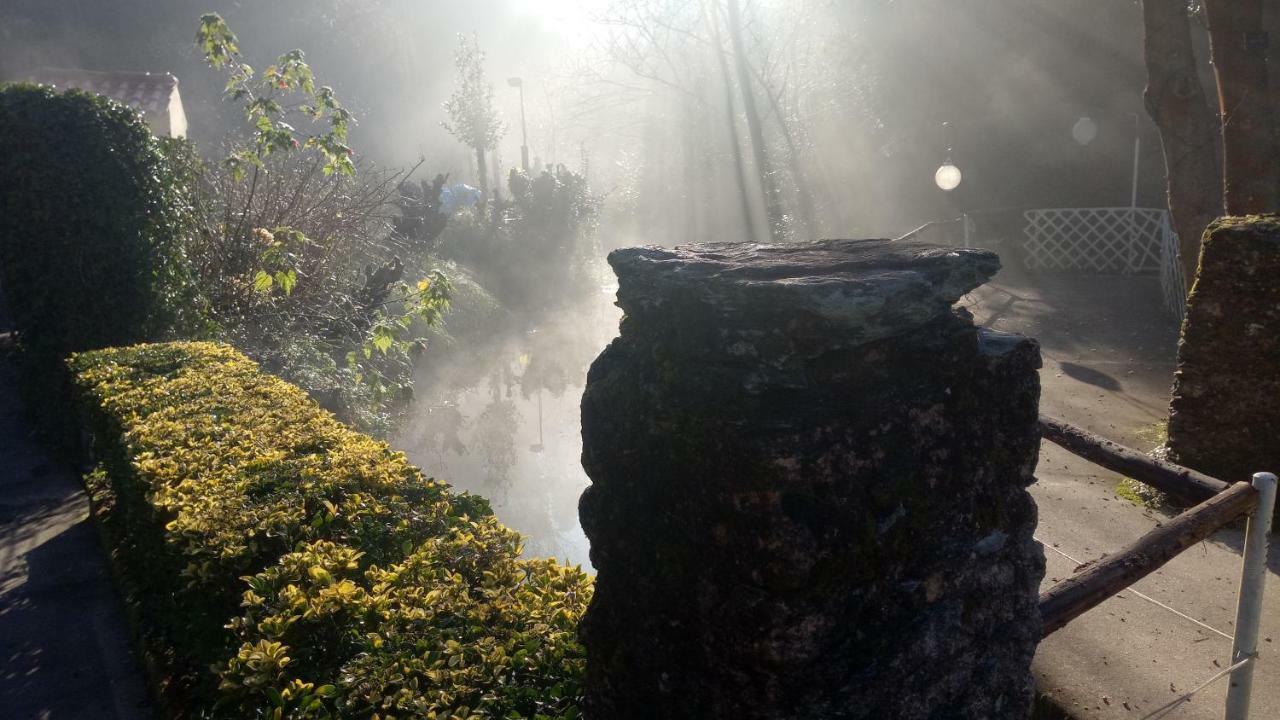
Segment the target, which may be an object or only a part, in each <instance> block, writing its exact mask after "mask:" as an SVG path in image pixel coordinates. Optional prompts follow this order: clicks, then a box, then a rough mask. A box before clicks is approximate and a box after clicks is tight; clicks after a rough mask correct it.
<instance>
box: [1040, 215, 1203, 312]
mask: <svg viewBox="0 0 1280 720" xmlns="http://www.w3.org/2000/svg"><path fill="white" fill-rule="evenodd" d="M1023 218H1024V219H1025V220H1026V225H1025V226H1024V231H1025V233H1026V240H1024V241H1023V248H1024V250H1025V251H1026V255H1025V257H1026V264H1027V267H1028V268H1031V269H1033V270H1082V271H1086V272H1088V271H1092V272H1118V273H1148V272H1150V273H1159V275H1160V285H1161V287H1162V288H1163V289H1164V295H1165V305H1166V306H1167V307H1168V309H1169V311H1170V312H1171V313H1172V314H1173V315H1174V316H1175V317H1177V318H1179V319H1181V318H1182V306H1183V302H1184V300H1185V298H1186V288H1185V287H1184V286H1183V281H1182V271H1181V269H1180V267H1179V265H1178V237H1177V235H1175V234H1174V233H1173V230H1172V228H1171V227H1170V224H1169V213H1168V212H1167V211H1165V210H1159V209H1153V208H1130V207H1110V208H1048V209H1040V210H1028V211H1026V212H1025V213H1023Z"/></svg>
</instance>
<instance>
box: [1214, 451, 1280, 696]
mask: <svg viewBox="0 0 1280 720" xmlns="http://www.w3.org/2000/svg"><path fill="white" fill-rule="evenodd" d="M1253 486H1254V487H1255V488H1257V489H1258V507H1256V508H1254V510H1253V512H1252V513H1251V514H1250V515H1249V524H1248V526H1247V529H1246V530H1245V535H1244V566H1243V569H1242V570H1241V572H1240V599H1239V602H1238V604H1237V605H1236V636H1235V640H1234V641H1233V642H1232V643H1231V664H1232V665H1235V664H1236V663H1238V662H1240V661H1241V660H1244V659H1245V658H1257V653H1258V622H1259V620H1260V619H1261V618H1262V590H1263V587H1264V583H1265V582H1266V579H1267V539H1268V538H1267V536H1268V535H1269V534H1270V532H1271V515H1272V513H1273V512H1274V511H1275V506H1276V476H1275V475H1272V474H1271V473H1256V474H1255V475H1254V476H1253ZM1257 664H1258V662H1257V660H1256V659H1255V660H1254V661H1252V662H1249V663H1245V664H1244V665H1243V666H1242V667H1240V668H1238V669H1237V670H1235V671H1234V672H1232V673H1231V687H1230V688H1229V689H1228V690H1227V712H1226V716H1225V717H1226V720H1246V718H1248V717H1249V696H1250V694H1251V692H1252V690H1253V666H1254V665H1257Z"/></svg>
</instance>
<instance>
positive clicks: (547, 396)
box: [394, 287, 620, 567]
mask: <svg viewBox="0 0 1280 720" xmlns="http://www.w3.org/2000/svg"><path fill="white" fill-rule="evenodd" d="M613 292H614V288H613V287H608V288H604V289H602V292H601V294H600V295H599V296H597V297H593V298H590V299H589V301H584V302H583V303H581V304H580V306H579V307H575V308H569V309H560V310H557V311H555V312H553V313H549V315H548V318H547V319H546V320H545V321H544V322H542V323H540V324H539V325H538V326H537V327H536V328H535V329H533V330H525V331H519V330H511V331H509V332H507V333H505V335H503V336H500V337H495V338H492V339H491V341H490V342H488V343H485V344H484V347H475V346H472V347H465V348H450V352H449V353H448V354H447V357H445V359H443V360H442V359H441V354H437V355H436V356H435V362H434V363H431V366H430V367H423V368H420V369H419V373H418V380H417V386H416V388H415V398H416V399H415V401H414V408H413V412H412V413H411V416H410V420H409V421H407V422H406V423H405V425H404V427H403V428H402V430H401V432H400V434H399V436H398V437H396V438H395V439H394V444H395V445H396V446H397V447H399V448H401V449H403V450H404V451H405V452H406V453H407V454H408V455H409V457H410V459H411V460H412V461H413V462H414V463H415V464H417V465H419V466H420V467H422V469H423V471H424V472H426V473H427V474H428V475H431V476H434V477H438V478H440V479H442V480H446V481H448V482H449V483H451V484H452V485H454V487H456V488H458V489H459V490H467V491H470V492H473V493H476V494H479V495H483V496H485V497H487V498H489V500H490V502H491V503H492V504H493V508H494V512H496V513H497V515H498V517H499V518H500V519H501V520H502V521H503V522H504V523H506V524H507V525H509V526H510V527H512V528H514V529H516V530H519V531H520V533H521V534H523V535H524V537H525V553H526V554H527V555H530V556H553V557H558V558H565V559H568V560H569V561H570V562H572V563H580V564H582V565H583V566H584V567H589V561H588V558H587V549H588V547H587V540H586V537H585V536H584V535H583V534H582V528H581V527H580V526H579V525H578V496H579V495H581V494H582V491H583V489H585V488H586V486H587V484H588V480H587V477H586V474H585V473H583V471H582V465H581V462H580V459H581V455H582V435H581V426H580V424H579V422H580V418H579V403H580V401H581V399H582V389H583V385H584V383H585V381H586V373H587V368H588V367H589V366H590V364H591V361H592V360H594V359H595V356H596V355H598V354H599V353H600V350H601V349H603V348H604V346H605V344H607V343H608V342H609V340H611V339H612V338H613V337H614V336H615V335H616V334H617V327H618V317H619V316H620V311H619V310H618V309H617V308H615V307H613V305H612V296H613ZM460 345H461V343H460ZM428 357H430V353H428Z"/></svg>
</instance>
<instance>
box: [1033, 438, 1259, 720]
mask: <svg viewBox="0 0 1280 720" xmlns="http://www.w3.org/2000/svg"><path fill="white" fill-rule="evenodd" d="M1040 431H1041V436H1042V437H1043V438H1044V439H1046V440H1049V441H1050V442H1053V443H1055V444H1057V445H1059V446H1061V447H1062V448H1063V449H1065V450H1067V451H1068V452H1071V453H1073V454H1075V455H1078V456H1080V457H1082V458H1084V459H1086V460H1088V461H1090V462H1092V463H1095V464H1097V465H1100V466H1102V467H1104V468H1107V469H1108V470H1113V471H1115V472H1119V473H1123V474H1125V475H1127V476H1129V477H1132V478H1134V479H1136V480H1139V481H1142V482H1145V483H1147V484H1149V485H1152V486H1153V487H1156V488H1159V489H1161V490H1165V491H1166V492H1168V493H1170V494H1172V495H1174V496H1175V497H1178V498H1180V499H1184V500H1192V501H1199V504H1197V505H1195V506H1194V507H1192V508H1190V509H1188V510H1186V511H1184V512H1183V513H1181V514H1180V515H1178V516H1177V517H1175V518H1174V519H1172V520H1170V521H1168V522H1166V523H1164V524H1163V525H1161V526H1159V527H1157V528H1155V529H1154V530H1152V531H1151V532H1148V533H1147V534H1145V535H1143V536H1142V537H1140V538H1138V539H1137V540H1136V541H1134V542H1133V543H1131V544H1130V545H1129V546H1128V547H1126V548H1124V549H1123V550H1121V551H1120V552H1118V553H1115V554H1114V555H1109V556H1106V557H1105V558H1103V559H1101V560H1099V561H1097V562H1094V563H1088V564H1086V566H1084V567H1083V568H1077V571H1078V572H1079V574H1077V575H1073V576H1072V577H1070V578H1067V579H1066V580H1063V581H1062V582H1060V583H1058V584H1057V585H1054V586H1053V587H1051V588H1049V589H1048V590H1046V591H1044V592H1043V593H1041V594H1040V616H1041V618H1042V619H1043V622H1044V630H1043V636H1048V635H1049V634H1051V633H1053V632H1054V631H1056V630H1059V629H1061V628H1062V627H1063V626H1065V625H1066V624H1067V623H1069V622H1071V621H1072V620H1074V619H1075V618H1077V617H1079V616H1080V615H1082V614H1084V613H1085V612H1087V611H1088V610H1090V609H1092V608H1094V607H1097V606H1098V605H1100V604H1101V603H1102V602H1103V601H1105V600H1107V599H1109V598H1111V597H1112V596H1114V595H1116V594H1117V593H1119V592H1121V591H1123V590H1125V589H1126V588H1128V587H1129V586H1130V585H1132V584H1134V583H1135V582H1137V581H1138V580H1141V579H1142V578H1144V577H1146V576H1147V575H1150V574H1151V573H1153V572H1155V571H1156V570H1158V569H1159V568H1161V567H1163V566H1164V565H1165V564H1166V563H1168V562H1169V561H1170V560H1172V559H1173V558H1175V557H1177V555H1178V554H1179V553H1181V552H1182V551H1183V550H1186V549H1187V548H1189V547H1191V546H1192V545H1195V544H1196V543H1198V542H1200V541H1201V540H1203V539H1205V538H1207V537H1208V536H1210V535H1212V534H1213V533H1214V532H1216V531H1217V530H1218V529H1220V528H1222V527H1223V526H1224V525H1226V524H1228V523H1230V522H1232V521H1234V520H1236V519H1237V518H1239V517H1241V516H1246V515H1247V516H1248V527H1247V529H1246V531H1245V541H1244V558H1243V561H1242V569H1241V574H1240V594H1239V598H1238V601H1237V605H1236V622H1235V636H1234V638H1233V640H1232V647H1231V666H1230V667H1229V668H1227V670H1226V671H1224V672H1222V673H1219V675H1217V676H1215V677H1214V678H1211V679H1210V682H1211V681H1212V680H1214V679H1217V678H1218V677H1221V676H1229V677H1230V682H1231V687H1230V688H1229V689H1228V690H1227V708H1226V715H1225V717H1226V719H1227V720H1245V718H1247V717H1248V716H1249V700H1250V696H1251V693H1252V688H1253V671H1254V666H1255V665H1256V664H1257V657H1258V626H1259V622H1260V619H1261V616H1262V594H1263V589H1264V586H1265V579H1266V567H1267V542H1268V535H1269V534H1270V532H1271V519H1272V514H1273V513H1274V511H1275V502H1276V476H1275V475H1272V474H1271V473H1257V474H1255V475H1254V476H1253V482H1252V483H1251V484H1250V483H1225V482H1223V481H1221V480H1218V479H1216V478H1212V477H1209V476H1207V475H1204V474H1202V473H1198V472H1196V471H1194V470H1191V469H1189V468H1184V467H1181V466H1178V465H1174V464H1173V463H1169V462H1164V461H1161V460H1156V459H1154V458H1150V457H1147V456H1145V455H1143V454H1142V453H1139V452H1138V451H1136V450H1132V449H1129V448H1126V447H1124V446H1122V445H1118V444H1116V443H1113V442H1111V441H1109V440H1106V439H1103V438H1100V437H1097V436H1096V435H1093V434H1091V433H1089V432H1087V431H1085V430H1082V429H1080V428H1077V427H1074V426H1072V425H1069V424H1067V423H1064V422H1062V421H1061V420H1056V419H1053V418H1047V417H1044V416H1041V418H1040ZM1207 684H1208V682H1206V683H1204V685H1201V688H1203V687H1204V686H1205V685H1207ZM1199 689H1200V688H1197V689H1196V690H1195V691H1192V692H1191V693H1187V694H1185V695H1184V696H1182V697H1181V698H1178V699H1177V700H1175V701H1174V702H1173V703H1170V704H1169V705H1167V706H1166V708H1165V709H1164V710H1163V712H1164V713H1167V712H1168V711H1169V710H1172V709H1173V708H1175V707H1177V706H1178V705H1179V704H1180V703H1183V702H1186V701H1188V700H1190V698H1191V695H1193V694H1194V693H1195V692H1196V691H1198V690H1199ZM1152 717H1163V714H1160V715H1153V716H1152Z"/></svg>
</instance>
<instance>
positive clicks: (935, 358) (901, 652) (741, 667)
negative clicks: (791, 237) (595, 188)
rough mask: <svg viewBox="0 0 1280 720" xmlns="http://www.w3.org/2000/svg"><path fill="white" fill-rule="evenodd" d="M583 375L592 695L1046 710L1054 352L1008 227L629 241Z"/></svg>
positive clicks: (614, 259) (817, 711)
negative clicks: (985, 297) (993, 240)
mask: <svg viewBox="0 0 1280 720" xmlns="http://www.w3.org/2000/svg"><path fill="white" fill-rule="evenodd" d="M609 262H610V264H611V265H612V266H613V268H614V270H615V271H616V272H617V274H618V278H619V289H618V304H619V305H620V306H621V307H622V309H623V310H624V312H625V316H624V318H623V320H622V325H621V333H620V336H619V337H618V338H617V339H615V340H614V341H613V343H612V344H611V345H609V347H608V348H607V349H606V350H605V351H604V352H603V353H602V354H601V355H600V357H599V358H597V359H596V361H595V363H594V365H592V367H591V371H590V374H589V376H588V380H587V388H586V391H585V394H584V396H583V400H582V421H583V422H582V428H583V430H582V435H583V441H584V448H583V465H584V467H585V468H586V471H587V474H588V475H589V476H590V477H591V481H592V484H591V487H590V488H588V489H587V491H586V492H585V493H584V494H583V496H582V500H581V505H580V512H581V517H582V525H583V528H584V529H585V530H586V533H587V537H588V538H589V539H590V540H591V558H592V562H593V563H594V565H595V567H596V570H597V573H598V575H597V583H596V594H595V597H594V600H593V601H592V604H591V607H590V610H589V611H588V613H587V616H586V618H585V620H584V622H583V625H582V637H583V641H584V643H585V645H586V648H587V655H588V678H587V683H588V691H587V694H588V697H587V704H586V710H587V714H588V716H589V717H592V718H599V719H601V720H603V719H605V718H610V719H613V718H619V719H630V718H636V719H639V718H646V719H653V718H700V719H705V720H717V719H724V720H729V719H730V718H732V719H734V720H742V719H749V718H771V719H773V718H797V719H799V718H805V719H808V718H832V717H840V718H895V719H898V720H903V719H910V718H953V717H954V718H1022V717H1025V715H1026V712H1027V711H1028V709H1029V706H1030V703H1031V699H1032V678H1031V672H1030V665H1031V657H1032V654H1033V652H1034V649H1035V646H1036V643H1037V641H1038V639H1039V637H1040V619H1039V613H1038V610H1037V607H1036V600H1037V590H1038V586H1039V582H1040V579H1041V577H1042V575H1043V572H1044V556H1043V552H1042V550H1041V548H1040V547H1039V545H1038V543H1036V542H1035V541H1034V540H1033V539H1032V533H1033V531H1034V529H1035V522H1036V509H1035V505H1034V503H1033V502H1032V500H1031V498H1030V496H1029V495H1028V494H1027V492H1026V487H1027V485H1029V484H1030V483H1031V482H1032V479H1033V478H1032V473H1033V471H1034V469H1035V464H1036V457H1037V451H1038V446H1039V436H1038V433H1037V429H1036V418H1037V404H1038V401H1039V380H1038V376H1037V374H1036V370H1037V368H1038V367H1039V365H1040V355H1039V349H1038V346H1037V345H1036V344H1035V343H1034V342H1033V341H1030V340H1027V339H1024V338H1021V337H1016V336H1009V335H1001V334H997V333H993V332H988V331H986V330H983V329H981V328H978V327H975V326H974V324H973V322H972V319H971V317H970V316H969V314H968V313H967V312H965V311H963V310H959V309H956V308H954V307H953V305H954V304H955V302H956V301H957V299H958V298H960V297H961V296H962V295H964V294H965V293H967V292H968V291H970V290H972V289H973V288H975V287H977V286H978V285H980V284H981V283H983V282H985V281H986V280H987V279H988V278H990V277H991V275H992V274H994V273H995V272H996V271H997V269H998V268H999V261H998V259H997V258H996V256H995V255H994V254H993V253H990V252H987V251H982V250H959V249H952V248H937V247H929V246H922V245H914V244H905V243H896V242H890V241H886V240H829V241H822V242H818V243H812V244H803V245H794V246H776V247H762V246H756V245H738V244H716V245H703V246H692V247H685V248H677V249H675V250H668V249H661V248H633V249H626V250H618V251H615V252H614V253H612V254H611V255H610V256H609Z"/></svg>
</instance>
